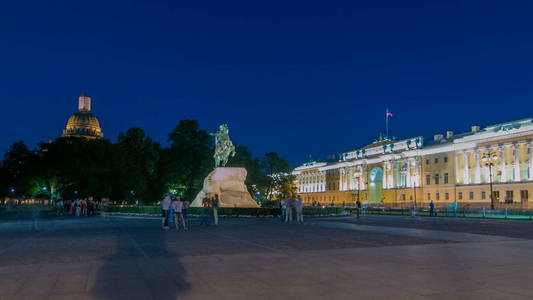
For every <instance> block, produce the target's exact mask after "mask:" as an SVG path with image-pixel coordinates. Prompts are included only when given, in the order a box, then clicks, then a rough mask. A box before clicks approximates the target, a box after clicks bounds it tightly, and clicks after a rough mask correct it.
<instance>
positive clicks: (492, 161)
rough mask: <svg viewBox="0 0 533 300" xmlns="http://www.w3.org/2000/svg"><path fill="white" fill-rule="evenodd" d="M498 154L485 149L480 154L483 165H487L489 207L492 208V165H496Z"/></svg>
mask: <svg viewBox="0 0 533 300" xmlns="http://www.w3.org/2000/svg"><path fill="white" fill-rule="evenodd" d="M497 160H498V154H497V153H496V152H493V151H490V150H489V151H487V152H485V153H483V154H482V155H481V162H482V163H483V165H485V166H487V167H489V185H490V209H494V193H493V192H492V167H493V166H494V165H496V161H497Z"/></svg>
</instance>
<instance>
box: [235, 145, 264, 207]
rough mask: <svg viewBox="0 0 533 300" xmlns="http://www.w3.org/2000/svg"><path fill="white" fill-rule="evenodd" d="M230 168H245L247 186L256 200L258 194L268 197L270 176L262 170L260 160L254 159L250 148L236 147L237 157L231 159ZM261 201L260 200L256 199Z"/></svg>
mask: <svg viewBox="0 0 533 300" xmlns="http://www.w3.org/2000/svg"><path fill="white" fill-rule="evenodd" d="M227 166H228V167H239V168H245V169H246V171H247V173H248V175H247V176H246V186H247V187H248V191H250V192H251V193H252V194H253V195H252V196H253V197H254V199H255V198H260V197H257V196H258V195H257V193H260V195H266V193H267V188H268V183H269V179H268V176H267V175H266V174H265V173H264V172H263V170H262V169H261V163H260V160H259V159H258V158H254V157H253V156H252V153H251V152H250V150H248V147H246V146H244V145H236V146H235V156H233V157H230V159H229V161H228V165H227ZM256 200H259V199H256Z"/></svg>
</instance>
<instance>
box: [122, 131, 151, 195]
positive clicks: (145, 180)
mask: <svg viewBox="0 0 533 300" xmlns="http://www.w3.org/2000/svg"><path fill="white" fill-rule="evenodd" d="M115 147H116V153H117V156H118V160H117V163H118V164H117V166H116V169H117V173H118V175H119V179H120V180H118V181H115V184H116V185H117V189H115V191H114V197H115V198H118V199H128V200H129V201H133V200H137V199H141V200H142V201H153V200H154V199H155V198H158V197H159V196H160V193H159V192H158V191H157V190H156V189H154V188H153V184H154V181H155V180H156V178H157V173H156V168H157V164H158V161H159V151H158V149H159V145H157V144H156V143H154V142H153V141H152V139H151V138H150V137H149V136H147V135H146V134H145V132H144V130H142V129H141V128H138V127H133V128H130V129H129V130H128V131H126V132H125V133H120V134H119V136H118V143H117V144H116V146H115Z"/></svg>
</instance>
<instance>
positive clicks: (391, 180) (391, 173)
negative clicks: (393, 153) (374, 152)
mask: <svg viewBox="0 0 533 300" xmlns="http://www.w3.org/2000/svg"><path fill="white" fill-rule="evenodd" d="M387 181H388V184H389V189H392V188H393V187H394V163H393V162H391V161H390V160H389V179H388V180H387Z"/></svg>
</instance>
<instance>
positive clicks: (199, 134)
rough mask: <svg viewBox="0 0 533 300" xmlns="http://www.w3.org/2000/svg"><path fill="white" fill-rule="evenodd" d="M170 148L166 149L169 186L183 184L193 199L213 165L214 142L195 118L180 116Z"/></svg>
mask: <svg viewBox="0 0 533 300" xmlns="http://www.w3.org/2000/svg"><path fill="white" fill-rule="evenodd" d="M168 141H169V142H170V143H171V145H170V149H168V151H165V153H164V159H165V165H166V167H165V177H166V182H167V186H168V187H169V188H172V187H184V188H185V191H184V193H185V197H186V198H188V199H192V198H193V197H194V196H195V195H196V193H197V192H198V191H199V190H200V189H201V188H202V185H203V181H204V178H205V177H206V176H207V174H208V173H209V172H210V171H211V170H212V169H213V165H214V160H213V143H212V141H211V137H210V136H209V134H208V133H207V131H205V130H203V129H200V124H199V123H198V121H196V120H181V121H180V122H179V124H178V126H177V127H176V128H175V129H174V130H173V131H172V132H171V133H170V134H169V137H168Z"/></svg>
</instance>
